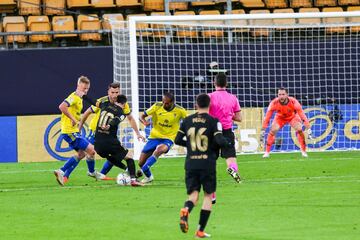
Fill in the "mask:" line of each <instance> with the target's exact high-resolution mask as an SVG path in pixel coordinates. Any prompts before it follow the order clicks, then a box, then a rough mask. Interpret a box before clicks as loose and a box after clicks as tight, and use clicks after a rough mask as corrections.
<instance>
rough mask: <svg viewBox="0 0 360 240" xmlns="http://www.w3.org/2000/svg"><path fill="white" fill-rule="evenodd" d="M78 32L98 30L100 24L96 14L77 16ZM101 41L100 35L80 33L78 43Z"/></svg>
mask: <svg viewBox="0 0 360 240" xmlns="http://www.w3.org/2000/svg"><path fill="white" fill-rule="evenodd" d="M77 29H78V30H100V29H101V24H100V20H99V17H98V16H97V15H96V14H91V15H79V16H78V18H77ZM90 40H92V41H101V34H100V33H81V34H80V41H90Z"/></svg>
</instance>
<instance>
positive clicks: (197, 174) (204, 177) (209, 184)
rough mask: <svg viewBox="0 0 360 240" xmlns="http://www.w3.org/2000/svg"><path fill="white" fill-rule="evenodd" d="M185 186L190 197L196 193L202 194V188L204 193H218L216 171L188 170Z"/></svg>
mask: <svg viewBox="0 0 360 240" xmlns="http://www.w3.org/2000/svg"><path fill="white" fill-rule="evenodd" d="M185 184H186V191H187V194H188V195H189V194H191V193H192V192H194V191H198V192H200V190H201V186H202V188H203V190H204V192H206V193H208V194H211V193H213V192H215V191H216V170H207V169H192V170H186V172H185Z"/></svg>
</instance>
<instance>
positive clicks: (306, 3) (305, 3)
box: [290, 0, 312, 8]
mask: <svg viewBox="0 0 360 240" xmlns="http://www.w3.org/2000/svg"><path fill="white" fill-rule="evenodd" d="M290 7H292V8H301V7H302V8H311V7H312V0H290Z"/></svg>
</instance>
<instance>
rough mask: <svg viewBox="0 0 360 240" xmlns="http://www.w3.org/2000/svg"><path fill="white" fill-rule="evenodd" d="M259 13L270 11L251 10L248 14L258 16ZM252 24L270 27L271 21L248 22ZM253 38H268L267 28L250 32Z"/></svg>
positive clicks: (268, 11)
mask: <svg viewBox="0 0 360 240" xmlns="http://www.w3.org/2000/svg"><path fill="white" fill-rule="evenodd" d="M259 13H270V10H268V9H263V10H251V11H250V14H259ZM250 21H251V23H253V24H264V25H270V24H271V23H272V22H271V21H272V20H250ZM251 35H252V36H253V37H268V36H269V35H270V31H269V29H267V28H256V29H253V30H252V32H251Z"/></svg>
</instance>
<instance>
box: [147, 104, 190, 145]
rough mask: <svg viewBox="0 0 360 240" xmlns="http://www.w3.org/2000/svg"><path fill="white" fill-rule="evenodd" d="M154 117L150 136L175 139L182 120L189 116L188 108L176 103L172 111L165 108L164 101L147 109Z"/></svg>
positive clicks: (148, 113) (149, 114)
mask: <svg viewBox="0 0 360 240" xmlns="http://www.w3.org/2000/svg"><path fill="white" fill-rule="evenodd" d="M145 114H146V115H148V116H151V117H152V129H151V132H150V136H149V138H161V139H170V140H171V141H174V139H175V137H176V133H177V131H178V130H179V127H180V120H181V119H184V118H185V117H186V116H187V113H186V110H185V109H184V108H182V107H180V106H178V105H176V104H175V106H174V108H173V109H172V110H170V111H168V110H166V109H164V107H163V103H162V102H157V103H155V104H153V105H152V106H151V107H150V108H149V109H147V110H146V111H145Z"/></svg>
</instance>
